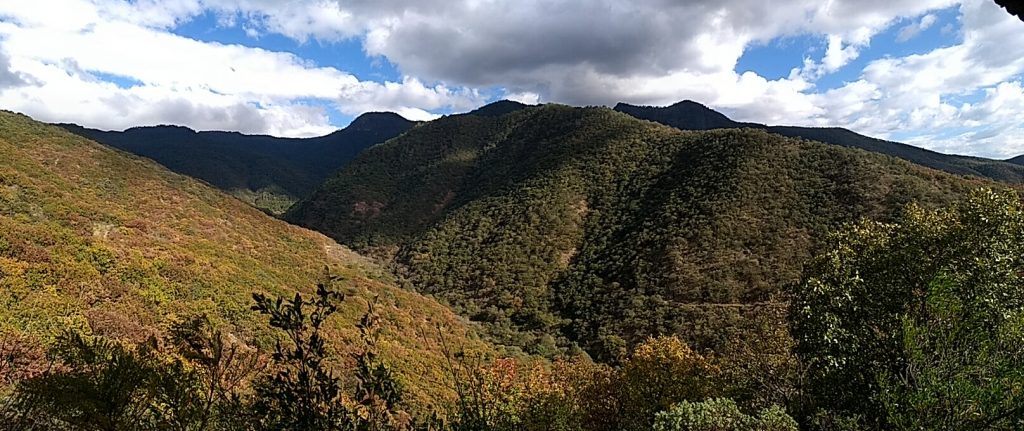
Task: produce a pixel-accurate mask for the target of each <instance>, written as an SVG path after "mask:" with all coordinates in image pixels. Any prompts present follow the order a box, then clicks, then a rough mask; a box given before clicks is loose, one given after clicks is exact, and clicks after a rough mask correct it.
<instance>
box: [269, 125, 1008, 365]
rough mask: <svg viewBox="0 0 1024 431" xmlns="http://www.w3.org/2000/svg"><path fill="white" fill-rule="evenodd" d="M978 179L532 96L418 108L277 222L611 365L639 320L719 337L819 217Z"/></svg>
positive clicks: (635, 336)
mask: <svg viewBox="0 0 1024 431" xmlns="http://www.w3.org/2000/svg"><path fill="white" fill-rule="evenodd" d="M700 118H701V119H700V120H699V121H703V122H704V124H705V126H710V125H712V124H718V123H716V122H717V121H720V120H721V119H720V118H717V119H716V117H715V116H713V115H710V114H709V115H705V116H703V117H700ZM993 184H995V183H991V182H988V181H984V180H981V179H972V178H964V177H960V176H955V175H950V174H947V173H943V172H940V171H937V170H932V169H928V168H924V167H922V166H919V165H916V164H912V163H909V162H906V161H902V160H899V159H895V158H892V157H888V156H885V155H881V154H876V153H872V152H867V151H862V150H858V149H852V148H845V147H842V146H836V145H825V144H821V143H818V142H813V141H808V140H800V139H791V138H786V137H782V136H779V135H776V134H769V133H767V132H765V131H762V130H753V129H731V130H730V129H726V130H721V129H719V130H711V131H702V132H695V131H680V130H678V129H675V128H670V127H666V126H662V125H659V124H655V123H652V122H648V121H641V120H638V119H635V118H633V117H630V116H628V115H625V114H622V113H619V112H615V111H613V110H610V109H607V108H571V107H567V106H560V105H544V106H540V107H528V108H523V109H519V110H516V111H514V112H511V113H509V114H506V115H502V116H480V115H468V114H467V115H453V116H448V117H445V118H442V119H439V120H436V121H432V122H430V123H426V124H424V125H422V126H420V127H417V128H415V129H413V130H410V131H409V132H408V133H406V134H404V135H402V136H400V137H398V138H396V139H393V140H391V141H388V142H386V143H384V144H382V145H378V146H374V147H372V148H369V149H367V150H366V151H364V152H363V153H362V154H360V155H359V156H358V157H356V159H354V160H353V161H352V162H351V163H350V164H348V165H347V166H346V167H345V168H343V169H342V170H340V171H339V172H338V173H337V174H336V175H334V176H333V177H331V178H330V179H329V180H327V181H326V182H325V183H324V185H323V186H321V187H320V188H319V189H318V190H317V191H316V192H315V193H314V194H313V195H312V196H311V197H310V198H308V199H307V200H304V201H302V202H300V203H299V204H297V205H296V206H295V207H293V208H292V210H290V211H289V212H288V213H287V214H286V215H285V217H286V219H287V220H290V221H292V222H295V223H298V224H300V225H303V226H307V227H310V228H312V229H316V230H319V231H321V232H324V233H326V234H327V235H329V236H332V237H334V238H335V239H337V240H339V241H341V242H343V243H345V244H349V245H351V246H353V247H356V248H358V249H359V250H364V251H368V252H373V253H376V254H379V255H384V256H393V258H394V260H395V262H396V264H397V266H398V267H399V268H400V269H401V270H402V271H403V273H404V275H405V276H406V277H407V278H408V280H409V281H410V283H411V284H412V286H413V287H414V288H415V289H417V290H419V291H421V292H424V293H429V294H432V295H434V296H435V297H437V298H439V299H441V300H442V301H444V302H447V303H448V304H450V305H452V306H453V307H454V308H455V310H457V311H459V312H460V313H462V314H464V315H466V316H469V317H470V318H472V319H473V320H475V321H479V322H483V323H484V324H485V325H486V327H487V328H488V332H489V334H490V336H491V337H492V339H494V340H497V341H499V342H501V343H504V344H516V345H521V346H524V347H526V348H527V349H529V350H531V351H533V352H536V353H542V354H548V353H551V352H553V351H558V350H559V349H560V348H566V347H568V346H571V345H572V344H573V343H576V344H578V345H579V346H582V347H583V348H584V349H586V350H587V351H588V352H589V353H591V354H592V355H594V356H595V357H596V358H599V359H605V360H612V359H614V358H616V357H618V356H619V355H620V354H621V353H622V352H623V351H624V349H625V348H626V347H627V346H630V345H633V344H635V343H637V342H639V341H641V340H643V339H644V338H645V337H647V336H649V335H653V334H664V333H676V334H680V335H682V336H684V337H686V338H687V340H688V341H689V342H690V343H691V344H692V345H694V346H696V347H698V348H717V347H718V346H720V345H721V344H722V343H723V342H724V341H725V339H727V338H729V337H734V336H736V331H743V330H744V329H743V328H744V327H745V326H744V325H746V324H747V322H748V321H747V317H750V316H751V315H756V314H758V313H760V312H761V311H764V310H766V309H770V308H773V307H779V306H780V305H781V303H780V302H779V301H778V295H779V293H780V291H781V289H782V288H783V287H784V286H786V285H787V284H789V283H792V282H794V281H795V280H797V278H798V276H799V274H800V271H801V268H802V264H803V262H804V261H805V259H806V258H808V257H809V256H810V255H811V254H812V252H813V251H814V250H815V248H816V247H817V246H818V244H819V243H820V241H821V239H822V238H823V237H824V236H825V235H826V233H827V232H828V231H829V230H831V229H834V228H836V227H838V226H840V225H843V224H844V223H847V222H851V221H854V220H857V219H860V218H862V217H866V218H871V219H879V220H888V219H891V218H892V217H893V216H894V215H895V214H897V213H898V212H899V211H901V208H902V207H903V205H905V204H906V203H908V202H911V201H919V202H921V203H922V204H924V205H925V206H936V205H943V204H946V203H948V202H950V201H951V200H953V199H955V198H956V197H957V196H960V195H962V194H963V193H965V192H966V191H967V190H970V189H973V188H975V187H978V186H980V185H993Z"/></svg>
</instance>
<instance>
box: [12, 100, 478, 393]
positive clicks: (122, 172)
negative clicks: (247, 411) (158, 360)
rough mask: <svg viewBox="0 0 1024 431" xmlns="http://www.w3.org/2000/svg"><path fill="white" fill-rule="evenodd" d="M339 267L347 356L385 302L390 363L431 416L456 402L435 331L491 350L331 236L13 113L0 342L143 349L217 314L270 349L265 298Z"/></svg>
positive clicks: (342, 346) (341, 345) (340, 330)
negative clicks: (126, 344)
mask: <svg viewBox="0 0 1024 431" xmlns="http://www.w3.org/2000/svg"><path fill="white" fill-rule="evenodd" d="M326 267H330V270H331V272H332V273H334V274H340V275H344V276H345V277H347V279H348V281H346V282H345V283H344V291H345V292H346V293H347V294H349V295H350V296H349V299H347V300H346V301H345V302H344V305H343V306H342V308H341V310H342V311H341V314H342V318H340V319H337V322H336V326H337V327H336V329H335V330H333V332H332V338H333V339H334V341H335V344H333V346H334V347H335V348H337V349H338V353H344V352H346V351H349V350H351V349H354V348H358V343H357V341H358V338H357V333H356V331H355V330H354V323H355V321H356V320H357V319H358V318H359V317H360V316H361V315H362V313H363V312H364V311H365V309H366V300H367V299H368V298H372V297H373V296H375V295H379V297H380V307H379V309H380V312H381V315H382V317H383V321H384V322H385V327H384V328H383V340H384V343H383V346H384V350H385V356H386V357H387V359H388V360H390V361H391V362H393V363H395V364H396V366H397V367H398V369H399V372H400V374H401V375H402V378H403V379H404V380H405V381H406V382H407V383H408V384H409V385H410V389H411V391H412V393H413V396H414V398H416V399H417V400H418V401H419V402H427V401H429V400H430V399H431V398H433V397H435V396H439V395H440V394H443V393H444V391H443V390H441V389H440V387H439V382H440V381H442V369H441V367H440V365H441V363H442V356H441V355H440V352H439V344H440V343H439V341H440V340H439V338H438V331H437V330H436V326H435V325H443V326H444V327H446V328H447V329H446V331H445V333H446V334H447V337H448V338H447V341H448V342H449V343H451V344H453V345H455V346H462V345H464V346H467V347H468V348H471V349H483V350H486V349H487V348H486V346H485V345H484V344H483V343H481V342H479V341H475V338H474V337H473V336H472V334H471V331H470V329H469V328H468V327H467V325H466V324H465V323H464V322H463V321H462V320H461V319H460V318H458V317H457V316H455V315H453V314H452V313H451V312H450V311H449V310H448V309H446V308H445V307H444V306H442V305H439V304H438V303H437V302H435V301H433V300H430V299H427V298H424V297H422V296H419V295H417V294H414V293H411V292H408V291H404V290H402V289H399V288H396V287H395V284H394V282H393V280H392V276H390V275H389V274H387V273H386V272H384V271H382V270H380V269H379V268H377V267H376V266H374V265H373V264H371V263H369V262H368V261H367V260H365V259H363V258H361V257H359V256H358V255H356V254H354V253H352V252H351V251H349V250H348V249H346V248H344V247H341V246H339V245H337V244H336V243H334V242H333V241H331V240H330V239H328V238H326V237H324V236H322V235H320V234H317V233H314V232H310V231H307V230H305V229H302V228H299V227H295V226H291V225H288V224H286V223H284V222H281V221H278V220H275V219H273V218H271V217H269V216H266V215H264V214H263V213H262V212H260V211H258V210H256V209H254V208H251V207H249V206H247V205H245V204H243V203H242V202H239V201H238V200H236V199H233V198H231V197H229V196H227V195H225V194H223V193H221V192H219V191H216V190H214V189H212V188H210V187H209V186H207V185H205V184H204V183H202V182H200V181H196V180H193V179H190V178H187V177H184V176H181V175H178V174H174V173H171V172H169V171H167V170H166V169H164V168H162V167H160V166H159V165H157V164H156V163H154V162H151V161H149V160H145V159H141V158H137V157H135V156H131V155H129V154H126V153H122V152H120V151H117V150H114V149H110V148H108V147H105V146H102V145H99V144H96V143H94V142H91V141H88V140H85V139H83V138H80V137H78V136H75V135H73V134H71V133H69V132H67V131H64V130H63V129H60V128H58V127H54V126H47V125H43V124H41V123H38V122H35V121H32V120H31V119H29V118H27V117H24V116H21V115H17V114H11V113H7V112H2V113H0V329H4V330H16V331H22V332H25V333H29V334H32V335H35V336H38V337H40V338H42V339H43V340H46V339H49V338H51V337H52V336H54V335H55V334H57V333H58V332H59V331H61V330H63V329H66V328H76V329H80V330H83V331H86V332H91V333H94V334H101V335H105V336H109V337H114V338H119V339H131V340H140V339H143V338H145V337H147V336H148V335H150V334H158V333H160V332H161V331H162V330H164V329H166V328H167V326H168V325H169V324H170V323H171V322H172V321H173V320H174V319H176V318H179V317H184V316H189V315H193V314H195V313H207V314H210V315H212V316H214V317H215V318H217V319H219V320H221V321H223V322H227V323H228V324H230V325H232V326H233V327H234V328H235V329H234V330H235V331H237V332H238V333H240V334H248V335H251V336H254V337H257V338H258V339H260V340H262V342H264V343H267V344H269V342H270V341H269V340H270V339H269V338H268V334H267V332H266V330H265V329H263V328H264V327H265V326H266V325H265V322H263V321H262V319H261V318H260V317H259V316H257V315H256V314H255V313H253V312H252V311H250V310H249V306H250V305H251V297H250V295H251V293H252V292H253V291H261V292H268V293H272V294H275V295H291V294H292V293H293V292H295V291H301V292H307V293H311V292H312V290H313V288H314V285H315V283H316V282H317V281H318V280H320V279H321V278H322V274H323V273H324V270H325V268H326Z"/></svg>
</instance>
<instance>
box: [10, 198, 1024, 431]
mask: <svg viewBox="0 0 1024 431" xmlns="http://www.w3.org/2000/svg"><path fill="white" fill-rule="evenodd" d="M1022 210H1024V207H1022V204H1021V200H1020V197H1019V196H1018V195H1017V194H1016V193H1014V192H998V191H993V190H990V189H978V190H975V191H973V192H971V193H970V194H969V196H968V197H966V198H963V199H961V200H958V201H956V202H954V203H952V204H951V205H949V206H948V207H945V208H941V209H936V210H930V209H925V208H922V207H920V206H918V205H916V204H911V205H909V206H907V207H906V209H905V210H904V211H903V212H902V213H901V214H900V215H899V216H897V217H895V218H894V220H893V221H891V222H875V221H861V222H855V223H850V224H848V225H846V226H844V227H843V228H842V229H839V230H837V231H836V232H833V233H832V234H831V235H829V237H828V239H827V240H826V245H825V247H823V249H822V251H821V252H820V253H819V254H817V255H816V256H815V257H814V258H813V259H812V261H811V263H810V264H808V265H807V266H806V269H805V271H804V272H803V273H802V274H801V276H800V280H799V282H797V283H794V284H793V285H792V286H790V287H789V288H788V289H787V291H786V297H787V298H788V299H789V305H788V307H787V310H786V312H785V313H784V315H783V320H784V321H785V322H786V324H785V325H783V326H777V325H775V324H774V322H770V321H762V323H763V325H762V326H761V327H760V330H761V331H764V335H765V336H762V337H746V338H743V339H739V340H735V341H736V343H734V344H732V345H731V346H732V348H731V349H729V350H726V351H722V352H718V353H707V354H705V353H701V352H700V351H698V350H694V349H693V348H691V347H690V346H689V345H687V343H686V342H684V341H682V340H680V339H679V338H677V337H672V336H659V337H651V338H648V339H646V340H645V341H643V342H641V343H639V344H638V345H637V346H636V347H635V348H633V349H632V350H631V352H629V354H628V355H626V356H624V357H623V358H622V359H621V360H620V361H619V362H618V363H617V364H615V365H608V364H603V363H600V362H594V361H592V360H590V359H589V358H587V357H585V356H563V357H560V358H558V359H556V360H554V361H550V362H531V361H529V360H524V359H518V360H517V359H511V358H497V359H488V358H485V357H483V356H475V355H472V354H467V353H466V352H464V351H458V350H454V349H453V350H449V349H447V348H446V349H445V356H446V358H447V359H446V362H447V365H446V371H447V379H446V382H447V384H448V385H450V386H451V388H452V389H453V391H454V396H453V397H452V398H450V399H448V400H446V401H445V402H442V403H441V404H438V405H435V406H433V408H431V409H428V410H420V411H410V410H407V406H406V405H405V404H404V403H403V383H402V381H401V379H399V378H398V377H396V375H395V374H394V373H393V372H392V371H391V367H390V366H389V364H388V363H387V361H385V360H382V359H381V358H380V356H379V355H378V347H377V346H378V343H379V338H378V332H377V328H378V321H379V315H378V314H377V313H376V311H375V306H374V302H370V303H369V305H368V308H367V310H366V312H365V314H364V315H363V317H362V318H361V319H360V320H359V322H358V323H357V324H356V329H358V331H359V334H360V340H361V341H360V345H361V347H360V349H358V351H356V352H354V353H351V355H352V358H353V359H354V366H353V367H351V369H349V370H347V371H346V372H347V373H349V374H350V375H348V376H341V375H339V374H338V372H337V371H335V370H333V369H331V368H330V367H328V366H327V365H326V364H327V362H328V357H329V356H330V355H331V354H333V353H332V352H331V349H330V348H328V346H327V344H326V343H325V340H324V338H323V333H322V328H323V327H324V325H325V324H326V323H327V322H328V321H329V320H331V319H332V318H334V314H335V312H336V311H337V307H338V304H339V303H340V302H343V301H345V300H346V299H345V297H344V295H342V294H340V293H338V291H337V290H336V286H335V284H338V283H342V284H343V283H344V281H343V280H326V281H324V282H323V283H320V284H318V285H317V288H316V293H315V295H312V297H311V298H304V297H303V296H302V295H300V294H296V295H295V296H294V297H293V298H280V297H277V298H275V297H270V296H266V295H263V294H260V293H255V294H253V297H252V306H251V309H252V312H253V313H255V314H257V315H259V316H261V320H262V321H263V322H264V324H266V325H268V326H269V327H271V328H273V329H274V331H275V332H276V340H277V341H276V343H275V345H274V348H273V349H271V350H260V349H251V348H249V347H247V346H248V344H247V343H245V342H244V340H238V339H234V338H232V337H230V336H228V335H227V334H225V333H224V332H222V331H220V330H218V329H217V328H216V327H215V326H211V325H210V323H209V321H208V320H204V319H195V320H187V321H181V322H177V323H176V324H175V325H174V326H173V328H172V329H171V330H170V331H169V332H168V335H167V337H166V338H164V339H149V340H147V341H145V342H143V343H139V344H136V345H131V344H125V343H119V342H114V341H109V340H102V339H98V338H94V337H88V336H83V335H81V334H77V333H74V332H71V331H68V332H65V333H64V334H62V335H60V336H59V337H58V340H57V342H56V343H55V344H54V345H53V347H52V348H51V349H50V351H49V352H48V353H47V355H46V357H47V358H48V359H47V364H48V365H47V366H45V367H42V368H33V367H30V366H27V364H29V363H30V362H31V361H30V359H31V358H29V357H28V356H26V352H24V351H23V350H22V349H21V346H23V345H22V344H21V343H19V341H18V340H17V339H12V338H10V337H5V338H4V340H3V343H2V348H3V349H4V351H3V356H2V358H3V362H2V363H0V373H2V374H0V377H2V379H3V380H2V381H3V382H5V383H6V389H5V390H4V392H3V397H2V400H3V403H2V405H0V417H2V419H3V423H5V424H7V425H8V426H13V427H15V428H11V429H26V430H29V429H67V430H121V429H181V430H191V429H232V430H234V429H251V430H303V429H324V430H413V429H422V430H648V429H653V430H659V431H662V430H665V431H667V430H704V431H716V430H796V429H816V430H862V429H878V430H888V429H896V430H918V429H995V430H1013V429H1019V428H1020V427H1021V426H1022V425H1024V398H1022V397H1024V391H1022V385H1024V375H1022V373H1021V370H1022V367H1021V364H1022V363H1024V362H1022V361H1024V350H1022V346H1024V342H1022V341H1024V311H1022V310H1024V308H1022V305H1024V289H1022V288H1024V286H1022V280H1021V277H1020V275H1021V274H1022V273H1024V272H1022V269H1024V260H1022V259H1024V253H1022V251H1024V249H1022V248H1024V212H1022ZM769 335H773V336H769ZM766 343H767V344H770V345H766ZM346 377H347V378H346Z"/></svg>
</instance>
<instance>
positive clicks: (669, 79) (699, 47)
mask: <svg viewBox="0 0 1024 431" xmlns="http://www.w3.org/2000/svg"><path fill="white" fill-rule="evenodd" d="M1022 78H1024V22H1021V21H1020V20H1018V19H1016V18H1015V17H1013V16H1011V15H1009V14H1007V13H1006V12H1005V11H1003V10H1002V9H1000V8H999V7H998V6H996V5H995V4H994V3H993V2H992V1H991V0H964V1H951V0H775V1H771V2H767V1H763V0H289V1H280V0H134V1H125V0H3V1H0V108H2V109H8V110H12V111H17V112H22V113H25V114H28V115H30V116H32V117H34V118H36V119H38V120H41V121H47V122H71V123H77V124H81V125H84V126H87V127H95V128H101V129H109V130H123V129H125V128H129V127H134V126H146V125H157V124H177V125H183V126H188V127H191V128H194V129H197V130H235V131H240V132H243V133H254V134H270V135H275V136H317V135H324V134H327V133H329V132H331V131H333V130H335V129H337V128H341V127H345V126H346V125H347V124H348V123H349V122H350V121H351V120H352V119H353V118H354V117H355V116H358V115H359V114H361V113H363V112H368V111H393V112H397V113H399V114H401V115H403V116H405V117H407V118H409V119H413V120H430V119H433V118H437V117H439V116H441V115H445V114H451V113H457V112H465V111H468V110H472V109H474V108H476V107H478V106H480V105H483V104H486V103H488V102H491V101H495V100H500V99H512V100H517V101H522V102H526V103H549V102H555V103H565V104H571V105H578V106H590V105H605V106H613V105H614V104H615V103H616V102H627V103H632V104H641V105H659V106H660V105H669V104H672V103H674V102H677V101H680V100H684V99H690V100H694V101H697V102H700V103H703V104H705V105H708V106H709V107H712V108H714V109H717V110H719V111H721V112H723V113H725V114H727V115H729V116H730V117H732V118H733V119H735V120H739V121H756V122H761V123H768V124H783V125H800V126H839V127H846V128H849V129H852V130H854V131H857V132H860V133H863V134H866V135H870V136H875V137H880V138H885V139H892V140H898V141H901V142H907V143H910V144H913V145H917V146H921V147H925V148H929V149H933V150H936V151H941V152H946V153H957V154H970V155H979V156H985V157H994V158H1008V157H1012V156H1016V155H1019V154H1024V121H1021V120H1020V118H1024V82H1022Z"/></svg>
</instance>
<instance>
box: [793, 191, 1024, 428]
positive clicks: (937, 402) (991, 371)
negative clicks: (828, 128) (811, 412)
mask: <svg viewBox="0 0 1024 431" xmlns="http://www.w3.org/2000/svg"><path fill="white" fill-rule="evenodd" d="M1021 274H1024V213H1022V206H1021V202H1020V199H1019V197H1018V196H1017V195H1016V194H1015V193H1012V192H994V191H991V190H979V191H976V192H974V193H972V194H971V195H970V196H969V197H968V198H966V199H964V200H963V201H961V202H959V203H956V204H954V205H952V206H951V207H950V208H948V209H945V210H938V211H928V210H924V209H921V208H920V207H917V206H916V205H910V206H908V208H907V209H906V211H905V213H904V215H903V216H902V218H901V219H899V220H898V222H896V223H893V224H884V223H876V222H862V223H859V224H856V225H852V226H849V227H848V228H846V229H845V230H843V231H841V232H839V233H837V234H835V235H833V236H832V238H831V241H830V242H829V246H828V248H827V249H826V251H825V252H824V253H822V254H820V255H819V256H818V257H817V258H816V259H815V260H814V261H813V262H812V263H810V264H809V265H808V266H807V269H806V272H805V275H804V277H803V280H802V282H801V283H800V284H799V286H798V287H797V288H796V289H795V291H794V297H793V301H792V304H791V306H792V309H791V319H792V326H793V334H794V338H795V340H796V342H797V353H798V355H799V356H800V357H801V359H802V360H803V361H804V362H805V363H806V365H807V367H808V369H809V376H808V378H809V380H810V388H809V391H810V395H811V396H812V398H813V399H814V400H815V403H817V406H816V407H817V408H818V409H820V410H821V411H823V412H824V413H823V414H824V416H825V417H832V418H833V419H837V420H838V422H843V421H846V422H849V420H850V419H851V418H853V419H856V418H858V417H859V418H863V419H865V422H864V423H863V424H862V426H867V427H873V428H897V429H1019V428H1020V427H1021V426H1022V422H1021V421H1022V420H1024V372H1022V370H1024V349H1022V346H1024V343H1022V341H1024V338H1022V335H1024V332H1022V331H1021V328H1022V315H1021V312H1022V311H1021V310H1022V307H1024V280H1022V279H1021ZM819 416H820V415H819ZM830 421H832V422H836V423H838V422H837V421H833V420H831V419H830Z"/></svg>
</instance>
